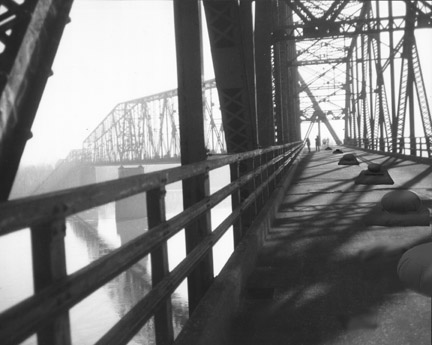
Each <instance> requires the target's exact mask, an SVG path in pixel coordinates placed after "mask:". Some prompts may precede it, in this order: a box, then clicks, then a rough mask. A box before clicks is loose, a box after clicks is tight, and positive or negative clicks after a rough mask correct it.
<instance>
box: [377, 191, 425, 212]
mask: <svg viewBox="0 0 432 345" xmlns="http://www.w3.org/2000/svg"><path fill="white" fill-rule="evenodd" d="M381 205H382V207H383V209H384V210H386V211H388V212H394V213H407V212H416V211H418V210H419V209H420V207H421V205H422V202H421V200H420V198H419V196H418V195H417V194H416V193H414V192H411V191H409V190H394V191H391V192H389V193H387V194H386V195H384V196H383V197H382V199H381Z"/></svg>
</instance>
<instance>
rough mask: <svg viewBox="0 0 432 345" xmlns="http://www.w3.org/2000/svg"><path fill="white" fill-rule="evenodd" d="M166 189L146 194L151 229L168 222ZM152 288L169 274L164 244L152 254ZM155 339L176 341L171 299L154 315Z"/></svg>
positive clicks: (162, 342) (166, 344) (159, 343)
mask: <svg viewBox="0 0 432 345" xmlns="http://www.w3.org/2000/svg"><path fill="white" fill-rule="evenodd" d="M165 194H166V192H165V188H163V187H161V188H156V189H152V190H149V191H148V192H147V193H146V197H147V222H148V228H149V229H151V228H153V227H155V226H157V225H159V224H161V223H163V222H164V221H165V220H166V213H165ZM150 255H151V272H152V286H153V287H155V286H156V285H157V284H158V283H159V282H160V281H161V280H162V279H163V278H164V277H165V276H166V275H167V274H168V273H169V265H168V264H169V263H168V248H167V243H166V242H165V243H163V244H162V245H161V246H160V247H159V248H157V249H155V250H154V251H152V252H151V254H150ZM154 322H155V337H156V344H157V345H169V344H172V342H173V340H174V332H173V325H172V305H171V299H170V298H168V299H166V300H165V301H164V302H163V303H161V306H160V308H159V309H158V311H156V313H155V315H154Z"/></svg>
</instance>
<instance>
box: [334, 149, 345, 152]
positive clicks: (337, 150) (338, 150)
mask: <svg viewBox="0 0 432 345" xmlns="http://www.w3.org/2000/svg"><path fill="white" fill-rule="evenodd" d="M333 153H343V151H342V150H341V149H336V150H334V151H333Z"/></svg>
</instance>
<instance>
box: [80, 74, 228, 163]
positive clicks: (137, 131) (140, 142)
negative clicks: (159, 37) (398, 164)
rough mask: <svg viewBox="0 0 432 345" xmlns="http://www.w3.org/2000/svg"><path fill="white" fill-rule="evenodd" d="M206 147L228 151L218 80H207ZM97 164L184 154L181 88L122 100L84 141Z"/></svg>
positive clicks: (87, 153) (87, 155) (86, 151)
mask: <svg viewBox="0 0 432 345" xmlns="http://www.w3.org/2000/svg"><path fill="white" fill-rule="evenodd" d="M203 100H204V102H203V103H204V112H203V113H204V117H205V127H206V128H205V129H206V131H205V134H206V147H207V149H208V151H209V153H224V152H225V139H224V133H223V129H222V125H221V122H222V120H221V115H220V112H219V110H218V108H217V104H218V99H217V93H216V89H215V82H214V80H210V81H206V82H205V83H204V84H203ZM83 155H84V156H83V158H84V159H85V160H90V161H91V162H93V163H96V164H111V163H120V164H126V163H135V164H136V163H145V162H149V161H152V162H157V160H161V161H172V160H173V159H176V158H179V156H180V137H179V119H178V101H177V90H170V91H166V92H162V93H158V94H155V95H151V96H147V97H143V98H139V99H135V100H131V101H127V102H123V103H119V104H118V105H116V106H115V107H114V109H113V110H112V111H111V112H110V113H109V114H108V115H107V116H106V117H105V119H104V120H103V121H102V122H101V123H100V124H99V125H98V126H97V127H96V129H95V130H94V131H93V132H92V133H90V135H89V136H88V137H87V138H86V139H85V140H84V142H83Z"/></svg>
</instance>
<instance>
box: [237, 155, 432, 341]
mask: <svg viewBox="0 0 432 345" xmlns="http://www.w3.org/2000/svg"><path fill="white" fill-rule="evenodd" d="M333 149H335V148H333ZM340 149H341V150H343V154H346V153H354V154H355V155H356V156H357V157H358V159H359V161H360V162H361V164H360V165H358V166H343V165H338V162H339V159H340V158H341V157H342V156H343V154H333V153H332V151H331V150H330V151H327V150H324V151H320V152H312V153H310V154H307V156H306V157H305V158H304V159H303V160H302V162H301V163H300V165H299V168H298V170H297V173H296V175H297V176H296V178H295V179H294V183H293V184H292V185H291V187H290V188H289V189H288V190H287V192H286V194H285V198H284V201H283V203H282V205H281V206H280V208H279V212H278V214H277V218H276V221H275V222H274V224H273V226H272V228H271V230H270V231H269V233H268V235H267V237H266V241H265V243H264V246H263V248H262V250H261V252H260V253H259V258H258V262H257V264H256V267H255V269H254V272H253V274H252V275H251V277H250V278H249V280H248V284H247V290H246V295H245V297H244V299H243V301H242V305H241V311H240V313H239V314H238V317H237V318H236V321H235V324H234V325H233V329H232V333H231V339H230V342H229V344H231V345H242V344H245V345H246V344H247V345H254V344H256V345H258V344H260V345H273V344H274V345H276V344H277V345H281V344H290V345H291V344H292V345H318V344H319V345H324V344H332V345H342V344H343V345H347V344H348V345H367V344H371V345H380V344H383V345H384V344H388V345H410V344H413V345H414V344H415V345H429V344H431V300H430V298H429V297H425V296H423V295H420V294H417V293H415V292H412V291H410V290H408V289H405V288H404V287H403V286H402V284H401V283H400V281H399V279H398V277H397V273H396V268H397V263H398V260H399V258H400V256H401V255H402V253H403V252H404V251H405V250H406V249H408V248H410V247H412V246H414V245H415V244H418V243H423V242H428V241H430V240H431V239H432V237H431V228H430V226H393V227H384V226H376V225H368V224H370V222H371V221H373V220H374V217H376V212H375V211H376V209H377V205H379V203H380V200H381V198H382V196H383V195H385V194H386V193H388V192H390V191H392V190H396V189H409V190H411V191H414V192H415V193H417V194H418V195H419V197H420V198H421V199H424V200H425V201H424V202H423V204H424V205H425V206H427V207H428V208H431V207H432V204H431V202H428V201H426V199H427V200H432V166H430V165H427V164H419V163H415V162H413V161H406V160H405V161H403V160H400V159H397V158H389V157H385V156H380V155H376V154H370V153H365V152H362V151H357V152H356V151H353V150H349V149H347V148H344V147H341V148H340ZM372 162H373V163H379V164H382V165H383V166H385V167H386V168H387V169H388V172H389V173H390V175H391V177H392V178H393V180H394V182H395V183H394V184H393V185H355V184H354V179H355V178H356V177H357V176H358V175H359V174H360V172H361V171H362V170H365V169H367V164H368V163H372Z"/></svg>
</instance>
